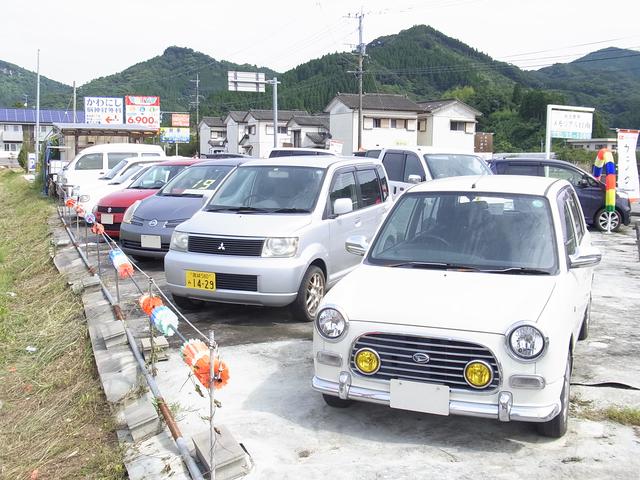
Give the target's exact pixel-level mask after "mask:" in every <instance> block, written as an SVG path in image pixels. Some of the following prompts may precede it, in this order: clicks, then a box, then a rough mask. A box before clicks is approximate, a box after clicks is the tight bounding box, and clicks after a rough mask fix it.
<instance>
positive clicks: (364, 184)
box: [356, 170, 382, 207]
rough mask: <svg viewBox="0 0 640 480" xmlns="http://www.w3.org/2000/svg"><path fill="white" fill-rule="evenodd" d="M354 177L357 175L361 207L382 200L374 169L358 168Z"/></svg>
mask: <svg viewBox="0 0 640 480" xmlns="http://www.w3.org/2000/svg"><path fill="white" fill-rule="evenodd" d="M356 177H358V183H359V184H360V197H361V198H362V207H368V206H369V205H375V204H376V203H380V202H381V201H382V193H381V192H380V183H379V182H378V176H377V175H376V172H375V170H358V171H356Z"/></svg>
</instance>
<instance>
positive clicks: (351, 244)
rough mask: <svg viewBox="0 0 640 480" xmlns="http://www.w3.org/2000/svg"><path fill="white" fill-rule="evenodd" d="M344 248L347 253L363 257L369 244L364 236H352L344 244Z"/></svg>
mask: <svg viewBox="0 0 640 480" xmlns="http://www.w3.org/2000/svg"><path fill="white" fill-rule="evenodd" d="M344 248H345V250H346V251H347V252H349V253H353V254H354V255H359V256H361V257H363V256H364V254H365V253H366V252H367V249H368V248H369V242H367V237H365V236H364V235H353V236H351V237H349V238H347V241H346V242H344Z"/></svg>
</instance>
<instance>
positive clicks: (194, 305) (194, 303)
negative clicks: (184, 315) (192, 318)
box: [171, 295, 204, 312]
mask: <svg viewBox="0 0 640 480" xmlns="http://www.w3.org/2000/svg"><path fill="white" fill-rule="evenodd" d="M171 296H172V297H173V303H174V304H175V305H176V306H177V307H178V308H180V310H185V311H187V312H192V311H195V310H201V309H202V307H204V302H203V301H202V300H193V299H191V298H188V297H182V296H180V295H171Z"/></svg>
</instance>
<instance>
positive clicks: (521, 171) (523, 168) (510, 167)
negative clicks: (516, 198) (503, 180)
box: [498, 163, 539, 177]
mask: <svg viewBox="0 0 640 480" xmlns="http://www.w3.org/2000/svg"><path fill="white" fill-rule="evenodd" d="M538 172H539V170H538V165H537V164H532V163H524V164H523V163H517V164H516V163H498V173H501V174H506V175H525V176H529V177H537V176H538Z"/></svg>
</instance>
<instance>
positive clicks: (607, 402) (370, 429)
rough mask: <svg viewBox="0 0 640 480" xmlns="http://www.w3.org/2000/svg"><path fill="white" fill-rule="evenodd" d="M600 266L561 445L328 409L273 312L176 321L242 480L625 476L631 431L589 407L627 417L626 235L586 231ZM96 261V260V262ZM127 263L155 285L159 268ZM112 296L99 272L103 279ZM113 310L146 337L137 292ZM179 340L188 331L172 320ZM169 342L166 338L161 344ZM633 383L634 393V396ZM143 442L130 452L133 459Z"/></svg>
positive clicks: (468, 425) (170, 376) (181, 376)
mask: <svg viewBox="0 0 640 480" xmlns="http://www.w3.org/2000/svg"><path fill="white" fill-rule="evenodd" d="M593 237H594V243H595V244H596V245H598V246H599V247H600V248H601V249H602V251H603V253H604V259H603V262H602V263H601V265H600V266H599V267H598V268H597V270H596V274H595V279H594V288H593V316H592V326H591V334H590V338H589V339H588V340H587V341H586V342H580V343H579V345H578V347H577V350H576V356H575V370H574V376H573V379H572V383H573V384H574V386H573V388H572V418H571V420H570V426H569V431H568V433H567V435H566V436H565V437H563V438H562V439H558V440H550V439H547V438H543V437H539V436H538V435H537V434H536V433H535V429H534V428H533V426H532V425H528V424H523V423H509V424H501V423H499V422H495V421H489V420H482V419H473V418H466V417H437V416H429V415H421V414H418V413H414V412H408V411H401V410H392V409H389V408H387V407H383V406H379V405H371V404H356V405H354V406H352V407H350V408H349V409H345V410H336V409H332V408H330V407H328V406H326V405H325V404H324V402H323V400H322V398H321V396H320V395H319V394H317V393H315V392H314V391H312V390H311V388H310V380H311V377H312V374H313V373H312V372H313V363H312V358H311V342H310V339H311V334H312V325H311V324H308V323H299V322H296V321H294V320H293V319H292V318H291V316H290V314H289V312H288V310H287V309H269V308H258V307H246V306H234V305H210V306H207V308H206V309H204V310H202V311H199V312H193V313H188V314H187V316H188V318H189V319H190V321H192V322H193V323H194V324H195V325H196V326H197V327H198V328H199V329H201V330H203V331H205V332H207V331H208V330H209V329H211V328H213V329H214V331H215V335H216V340H217V341H218V343H219V345H220V348H221V353H222V355H223V357H224V359H225V361H226V362H227V364H228V365H229V369H230V373H231V380H230V382H229V385H227V386H226V387H225V388H224V389H222V390H221V391H219V392H218V395H217V398H218V399H219V400H220V401H221V402H222V405H223V407H222V408H221V409H219V410H218V412H217V414H216V415H217V416H216V421H217V422H218V423H222V424H224V425H225V426H227V427H228V428H229V429H230V430H231V431H232V433H233V434H234V435H235V437H236V438H237V439H238V440H239V441H240V442H242V443H243V445H244V446H245V447H246V448H247V450H248V451H249V453H250V454H251V455H252V458H253V461H254V462H255V468H254V470H253V471H252V473H251V474H250V475H249V478H291V479H294V478H295V479H297V478H301V477H305V478H324V477H327V476H330V477H331V478H336V479H342V478H344V479H347V478H349V479H360V478H362V479H365V478H366V479H371V478H376V479H377V478H380V479H386V478H389V479H396V478H407V479H413V478H431V477H432V476H438V477H440V478H451V479H454V478H455V479H458V478H460V479H472V478H473V479H477V478H505V479H506V478H509V479H511V478H520V477H527V478H532V479H545V480H546V479H548V478H572V479H573V478H581V477H582V478H637V475H638V473H637V472H638V471H640V428H639V427H630V426H624V425H620V424H618V423H615V422H612V421H608V420H603V419H601V418H600V417H598V415H596V414H594V413H593V412H601V411H603V409H605V408H607V407H610V406H612V405H618V406H630V407H634V408H640V391H638V390H637V389H640V383H639V382H638V380H637V376H636V375H635V372H637V371H638V369H639V368H640V328H639V326H638V320H637V318H638V315H637V312H638V310H639V309H640V262H639V261H638V250H637V247H636V243H635V232H634V230H633V229H631V228H627V229H624V231H623V232H622V233H619V234H612V235H604V234H600V233H596V232H593ZM103 265H104V263H103ZM139 266H140V267H141V268H143V269H144V270H145V271H146V272H148V273H150V274H151V275H152V276H153V277H154V279H156V281H157V282H158V284H159V285H163V282H164V280H163V273H162V263H161V262H157V261H144V262H141V263H139ZM106 280H107V283H109V284H111V288H112V291H113V276H112V275H111V274H109V275H107V276H106ZM120 286H121V294H122V299H123V304H124V310H125V313H126V314H127V316H128V318H129V325H130V327H131V328H132V329H133V330H134V331H135V333H136V335H137V336H145V335H148V320H147V319H146V317H141V316H140V312H139V309H138V307H137V305H136V303H135V302H136V300H137V298H138V296H139V292H137V291H136V290H135V288H134V287H133V286H132V285H131V284H130V282H127V284H124V285H123V284H121V285H120ZM181 331H182V333H183V334H184V335H186V336H193V335H191V334H190V332H189V329H188V327H186V326H185V325H184V322H183V324H181ZM170 344H171V345H172V346H173V347H177V346H178V345H179V340H178V339H177V338H176V337H172V338H171V339H170ZM171 350H172V351H171V352H170V355H169V357H170V358H169V361H167V362H161V363H159V364H158V369H159V375H158V377H157V378H158V382H159V385H160V388H161V389H162V391H163V394H164V395H165V397H166V398H167V399H168V400H169V401H170V402H173V401H175V402H177V403H179V405H180V412H179V414H178V421H179V423H180V426H181V429H182V431H183V432H184V433H185V434H186V435H187V436H189V435H195V434H197V433H199V432H202V431H203V429H206V423H205V421H204V419H203V417H206V415H207V414H208V403H207V400H206V399H204V398H202V397H200V396H199V395H197V394H196V392H195V390H194V388H192V385H191V383H190V382H188V381H186V382H185V378H186V377H187V374H188V371H187V368H186V366H185V365H184V363H183V362H182V360H181V359H180V355H179V353H178V350H177V348H172V349H171ZM634 388H635V389H634ZM147 447H148V448H151V446H145V445H144V444H143V445H141V446H140V449H141V451H142V452H144V450H145V448H147Z"/></svg>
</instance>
